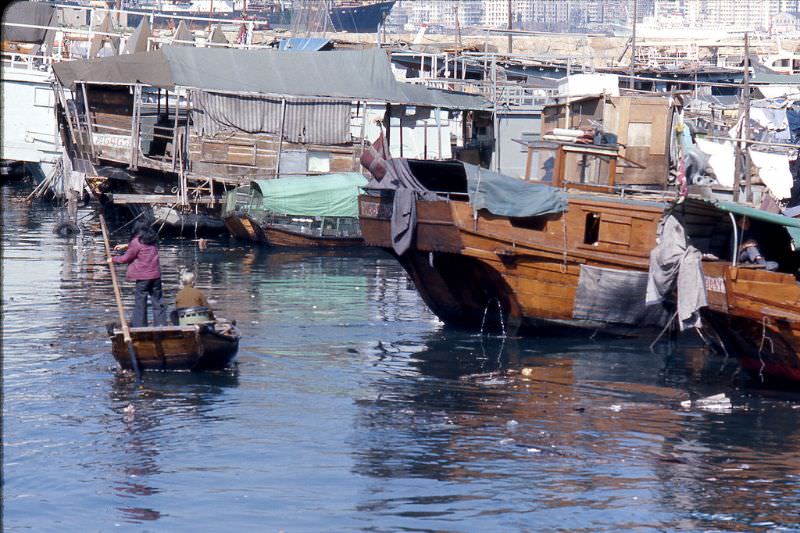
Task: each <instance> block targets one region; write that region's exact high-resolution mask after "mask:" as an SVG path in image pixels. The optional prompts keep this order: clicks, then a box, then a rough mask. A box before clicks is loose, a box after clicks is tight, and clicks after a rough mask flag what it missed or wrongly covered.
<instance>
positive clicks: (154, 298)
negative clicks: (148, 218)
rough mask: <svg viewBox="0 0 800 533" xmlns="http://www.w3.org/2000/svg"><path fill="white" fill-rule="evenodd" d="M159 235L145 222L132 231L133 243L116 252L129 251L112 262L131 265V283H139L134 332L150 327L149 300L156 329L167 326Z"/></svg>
mask: <svg viewBox="0 0 800 533" xmlns="http://www.w3.org/2000/svg"><path fill="white" fill-rule="evenodd" d="M157 242H158V234H157V233H156V232H155V230H153V228H152V227H151V226H150V224H148V223H147V222H145V221H141V220H140V221H139V222H137V223H136V225H135V226H134V227H133V232H132V233H131V241H130V242H129V243H128V244H120V245H117V246H115V247H114V249H115V250H118V251H120V250H126V251H125V253H124V254H123V255H118V256H116V257H114V258H113V261H114V262H115V263H124V264H127V265H128V276H127V277H128V279H129V280H131V281H135V282H136V288H135V290H134V297H135V300H134V305H133V320H132V323H131V326H132V327H134V328H140V327H146V326H147V298H148V296H149V297H150V301H151V303H152V306H153V323H154V325H156V326H166V325H167V311H166V309H165V308H164V304H163V301H162V300H163V291H162V288H161V263H160V261H159V258H158V245H157Z"/></svg>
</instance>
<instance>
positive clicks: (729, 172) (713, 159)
mask: <svg viewBox="0 0 800 533" xmlns="http://www.w3.org/2000/svg"><path fill="white" fill-rule="evenodd" d="M697 146H698V147H699V148H700V150H702V151H703V152H705V153H706V154H708V155H709V156H710V157H709V159H708V164H709V166H710V167H711V168H712V169H713V170H714V175H715V176H716V177H717V181H718V182H719V183H720V185H724V186H725V187H733V173H734V164H733V143H732V142H725V143H716V142H712V141H707V140H705V139H697Z"/></svg>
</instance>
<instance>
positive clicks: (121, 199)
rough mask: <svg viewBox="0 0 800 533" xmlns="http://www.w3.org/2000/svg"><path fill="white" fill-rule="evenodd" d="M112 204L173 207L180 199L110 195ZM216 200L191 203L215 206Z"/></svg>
mask: <svg viewBox="0 0 800 533" xmlns="http://www.w3.org/2000/svg"><path fill="white" fill-rule="evenodd" d="M108 196H109V197H110V198H111V203H113V204H116V205H123V204H125V205H127V204H168V205H172V204H174V203H175V202H177V201H179V198H178V197H177V196H176V195H174V194H109V195H108ZM214 201H215V199H214V198H211V197H205V198H198V199H196V200H191V201H190V202H189V203H194V204H209V205H211V204H213V203H214Z"/></svg>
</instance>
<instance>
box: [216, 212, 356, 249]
mask: <svg viewBox="0 0 800 533" xmlns="http://www.w3.org/2000/svg"><path fill="white" fill-rule="evenodd" d="M225 227H226V228H228V231H230V232H231V234H232V235H233V236H234V237H236V238H237V239H242V240H249V241H253V242H259V243H264V244H269V245H270V246H278V247H293V248H348V247H352V246H363V245H364V239H363V238H361V237H335V236H316V235H311V234H308V233H302V232H300V231H293V230H292V229H290V228H287V227H286V226H281V225H276V224H259V223H258V222H257V221H256V220H255V219H254V218H253V217H251V216H250V215H248V214H246V213H245V214H232V215H228V216H227V217H225Z"/></svg>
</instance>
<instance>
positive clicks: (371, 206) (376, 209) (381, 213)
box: [361, 201, 392, 218]
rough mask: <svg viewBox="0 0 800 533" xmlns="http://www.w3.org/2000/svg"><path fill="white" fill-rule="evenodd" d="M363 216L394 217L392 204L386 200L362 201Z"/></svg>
mask: <svg viewBox="0 0 800 533" xmlns="http://www.w3.org/2000/svg"><path fill="white" fill-rule="evenodd" d="M361 216H362V217H368V218H392V204H391V203H390V202H384V201H381V202H380V203H375V202H362V203H361Z"/></svg>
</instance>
